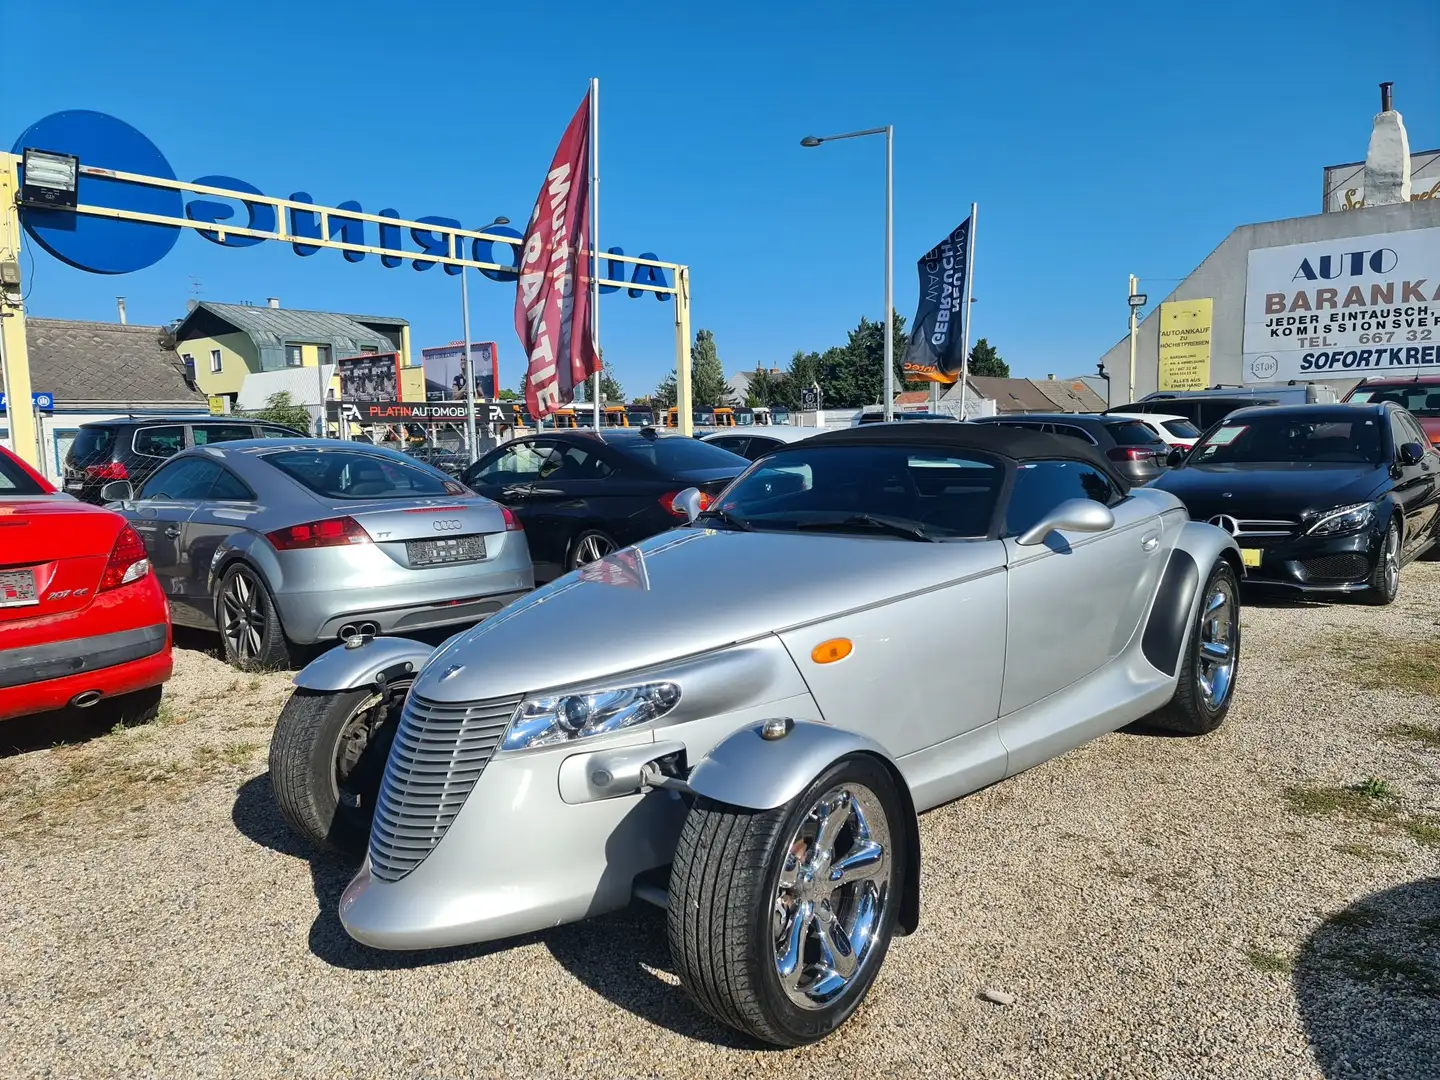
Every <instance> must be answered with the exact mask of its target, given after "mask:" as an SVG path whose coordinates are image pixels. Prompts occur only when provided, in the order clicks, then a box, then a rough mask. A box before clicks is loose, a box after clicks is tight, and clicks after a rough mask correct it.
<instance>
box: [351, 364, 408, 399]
mask: <svg viewBox="0 0 1440 1080" xmlns="http://www.w3.org/2000/svg"><path fill="white" fill-rule="evenodd" d="M340 400H341V401H399V400H400V356H399V354H398V353H380V354H378V355H376V356H348V357H342V358H341V359H340Z"/></svg>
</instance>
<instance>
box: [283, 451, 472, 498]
mask: <svg viewBox="0 0 1440 1080" xmlns="http://www.w3.org/2000/svg"><path fill="white" fill-rule="evenodd" d="M262 460H264V461H265V462H267V463H268V464H270V465H273V466H275V468H277V469H279V470H280V471H281V472H283V473H284V474H285V475H286V476H288V477H290V478H291V479H292V480H295V481H297V482H298V483H300V484H303V485H304V486H305V487H307V488H309V489H310V490H311V491H313V492H314V493H315V494H316V495H320V496H323V497H324V498H327V499H414V498H420V497H423V496H427V495H454V494H458V493H459V491H460V490H461V489H460V485H458V484H455V483H454V482H453V481H452V482H448V483H447V481H446V479H445V477H443V476H438V475H436V474H435V473H433V472H431V471H430V470H429V469H418V468H415V467H414V466H412V465H408V464H406V463H404V462H401V461H394V460H392V459H391V458H388V457H380V456H379V455H377V454H367V453H364V452H363V451H354V450H349V449H346V450H283V451H281V452H279V453H276V454H266V455H265V456H264V458H263V459H262Z"/></svg>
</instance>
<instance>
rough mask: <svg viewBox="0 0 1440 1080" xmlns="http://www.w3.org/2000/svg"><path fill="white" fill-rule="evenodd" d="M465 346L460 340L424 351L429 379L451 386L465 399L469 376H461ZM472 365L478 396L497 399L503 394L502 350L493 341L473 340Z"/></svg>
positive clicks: (452, 389) (451, 390) (421, 355)
mask: <svg viewBox="0 0 1440 1080" xmlns="http://www.w3.org/2000/svg"><path fill="white" fill-rule="evenodd" d="M464 353H465V350H464V347H463V346H462V345H461V344H460V342H458V341H452V342H450V344H449V345H441V346H439V347H438V348H434V349H421V350H420V359H421V362H422V363H423V364H424V366H425V378H427V379H429V380H431V381H432V382H437V383H440V384H442V385H443V386H445V387H447V388H448V389H449V390H450V392H451V393H452V394H454V395H456V396H457V397H464V396H465V376H464V375H462V374H461V373H460V365H461V361H462V359H463V357H464ZM470 362H471V364H472V365H473V370H474V372H475V396H476V397H481V398H493V397H495V396H496V395H497V394H498V393H499V392H500V387H499V385H498V384H499V380H500V372H499V368H500V361H499V350H498V349H497V348H496V345H495V342H493V341H478V342H477V341H472V342H471V343H470Z"/></svg>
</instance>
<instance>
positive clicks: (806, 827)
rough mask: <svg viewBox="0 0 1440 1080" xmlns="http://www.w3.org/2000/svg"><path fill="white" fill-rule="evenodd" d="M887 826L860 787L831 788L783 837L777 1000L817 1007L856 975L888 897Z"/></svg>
mask: <svg viewBox="0 0 1440 1080" xmlns="http://www.w3.org/2000/svg"><path fill="white" fill-rule="evenodd" d="M890 867H891V860H890V823H889V822H888V821H887V820H886V817H885V810H884V808H883V807H882V806H881V804H880V800H879V798H877V797H876V795H875V793H874V792H873V791H871V790H870V789H869V788H867V787H864V786H862V785H860V784H843V785H841V786H838V787H834V788H831V789H830V790H829V791H827V792H826V793H825V794H824V795H822V796H821V797H820V798H819V799H817V800H816V801H815V803H814V805H812V806H811V807H810V811H809V812H808V813H807V814H806V815H805V816H804V817H803V818H802V819H801V821H800V827H799V828H798V829H797V830H796V832H795V835H794V836H793V837H792V838H791V840H790V845H789V848H788V849H787V851H786V856H785V865H784V866H783V867H782V868H781V871H780V881H779V884H778V886H777V888H776V890H775V903H774V907H773V911H772V916H771V919H772V925H773V930H774V938H775V970H776V972H777V974H778V975H779V976H780V986H781V988H782V989H783V990H784V991H785V995H786V996H787V997H788V998H789V999H790V1000H791V1001H792V1002H793V1003H794V1004H796V1005H798V1006H800V1007H801V1008H804V1009H820V1008H823V1007H824V1006H826V1005H828V1004H829V1003H830V1002H832V1001H834V1000H835V999H836V998H837V997H838V996H839V995H841V994H842V993H844V992H845V989H846V988H847V987H849V986H850V985H851V984H852V983H854V982H855V980H856V979H857V978H858V977H859V975H860V973H861V971H863V970H864V968H865V964H866V961H867V960H868V959H869V957H870V954H871V952H872V951H873V949H874V946H875V937H876V934H877V933H878V932H879V930H880V926H881V925H882V922H883V919H884V915H885V905H886V904H887V903H888V902H889V899H890Z"/></svg>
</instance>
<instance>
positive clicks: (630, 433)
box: [462, 428, 749, 581]
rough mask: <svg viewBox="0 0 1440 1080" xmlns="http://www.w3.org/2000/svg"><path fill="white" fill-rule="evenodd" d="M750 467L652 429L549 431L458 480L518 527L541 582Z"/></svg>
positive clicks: (650, 531) (712, 492)
mask: <svg viewBox="0 0 1440 1080" xmlns="http://www.w3.org/2000/svg"><path fill="white" fill-rule="evenodd" d="M747 464H749V463H748V462H747V461H746V460H745V459H744V458H742V457H740V456H739V455H737V454H732V453H730V452H729V451H726V450H722V449H720V448H719V447H718V446H711V445H709V444H707V443H704V442H701V441H698V440H696V439H687V438H685V437H684V436H681V435H667V434H662V433H660V432H658V431H656V430H655V429H654V428H641V429H639V430H633V429H628V428H615V429H608V430H605V431H586V430H577V431H556V432H545V433H542V434H540V435H534V436H528V437H525V438H520V439H515V440H512V441H511V442H508V443H506V444H505V445H504V446H499V447H496V448H495V449H494V450H492V451H490V453H488V454H486V455H485V456H484V457H482V458H481V459H480V460H479V461H477V462H475V464H474V465H472V466H470V468H468V469H466V470H465V472H464V473H463V474H462V479H463V480H464V481H465V483H466V484H468V485H470V487H472V488H474V489H475V490H476V491H478V492H479V493H480V494H482V495H485V496H487V497H488V498H491V499H494V500H495V501H496V502H499V503H503V504H504V505H506V506H508V507H510V509H511V510H513V511H514V512H515V516H516V517H517V518H519V519H520V521H521V522H523V523H524V525H525V535H526V537H527V538H528V539H529V541H530V557H531V558H532V559H534V560H535V576H536V577H537V578H538V579H539V580H541V581H547V580H549V579H551V578H554V577H558V576H559V575H561V574H563V573H565V572H567V571H569V570H574V569H575V568H576V567H577V566H583V565H584V564H585V563H588V562H594V561H595V560H596V559H599V558H602V557H604V556H605V555H608V554H610V552H612V551H614V550H616V549H617V548H622V547H625V546H626V545H627V544H633V543H635V541H637V540H643V539H644V538H645V537H647V536H654V535H655V534H656V533H658V532H663V531H665V530H666V529H670V528H674V527H675V526H676V525H679V524H680V523H681V522H683V521H684V520H685V512H684V511H683V510H682V509H681V508H680V507H679V506H678V505H677V504H676V502H675V497H676V496H677V495H678V494H679V493H680V492H681V491H683V490H685V489H686V488H688V487H695V488H699V489H700V492H701V500H702V502H706V503H708V500H710V499H711V498H713V497H714V496H716V495H718V494H720V492H721V490H722V489H723V488H724V487H725V485H726V484H728V483H730V481H731V480H733V479H735V477H737V476H739V475H740V473H741V472H742V471H743V470H744V469H745V466H746V465H747Z"/></svg>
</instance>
